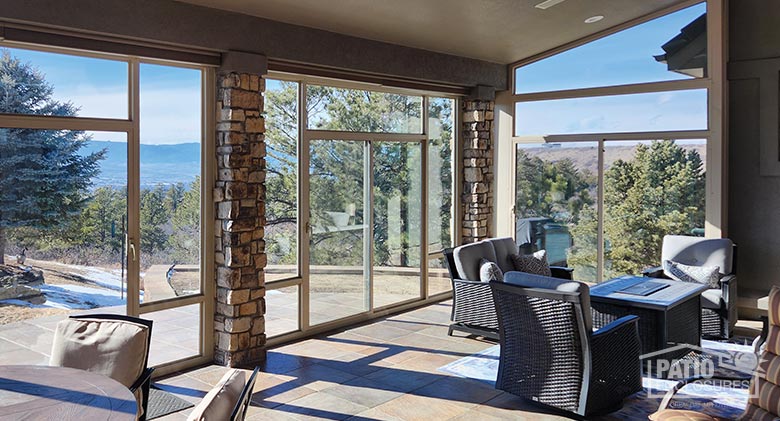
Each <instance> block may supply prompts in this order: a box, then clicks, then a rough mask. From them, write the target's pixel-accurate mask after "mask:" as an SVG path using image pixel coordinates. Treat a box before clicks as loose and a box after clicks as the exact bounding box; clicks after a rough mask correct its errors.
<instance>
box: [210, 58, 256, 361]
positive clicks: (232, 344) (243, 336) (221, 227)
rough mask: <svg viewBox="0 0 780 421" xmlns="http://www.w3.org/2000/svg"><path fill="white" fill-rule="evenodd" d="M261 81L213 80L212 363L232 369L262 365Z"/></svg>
mask: <svg viewBox="0 0 780 421" xmlns="http://www.w3.org/2000/svg"><path fill="white" fill-rule="evenodd" d="M264 82H265V81H264V80H263V79H262V78H261V77H260V76H259V75H257V74H248V73H234V72H223V73H220V74H219V77H218V79H217V86H218V90H217V136H216V141H217V148H216V151H217V157H216V158H217V180H216V183H215V188H214V202H215V204H214V205H215V207H216V221H215V236H216V241H215V248H216V250H215V253H216V255H215V256H216V257H215V262H214V263H215V266H216V280H217V297H216V298H217V301H216V311H215V313H214V330H215V346H216V350H215V354H214V359H215V361H216V362H217V363H219V364H224V365H228V366H231V367H235V366H249V365H253V364H254V363H256V362H258V361H260V360H262V359H264V358H265V349H264V347H265V339H266V337H265V273H264V272H263V269H264V268H265V265H266V255H265V242H264V241H263V238H264V234H265V232H264V228H263V227H264V224H265V185H264V183H265V137H264V135H263V133H264V132H265V120H264V119H263V116H262V112H263V94H262V93H263V91H264V90H265V83H264Z"/></svg>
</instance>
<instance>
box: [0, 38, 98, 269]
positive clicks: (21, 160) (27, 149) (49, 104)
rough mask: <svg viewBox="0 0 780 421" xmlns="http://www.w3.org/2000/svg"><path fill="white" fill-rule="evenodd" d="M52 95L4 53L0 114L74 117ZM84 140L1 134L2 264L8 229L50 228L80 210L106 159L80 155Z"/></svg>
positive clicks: (77, 135) (72, 135)
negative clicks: (103, 160)
mask: <svg viewBox="0 0 780 421" xmlns="http://www.w3.org/2000/svg"><path fill="white" fill-rule="evenodd" d="M53 92H54V87H53V86H52V85H51V84H49V83H48V82H46V80H45V77H44V75H43V74H42V73H41V72H40V71H39V70H37V69H36V68H35V67H33V66H32V65H30V64H28V63H22V62H21V61H20V60H18V59H16V58H14V57H12V56H11V54H10V53H9V52H8V51H7V50H3V51H2V55H1V56H0V112H3V113H9V114H26V115H30V114H33V115H47V116H61V117H63V116H75V115H76V114H77V112H78V108H77V107H75V106H74V105H73V104H72V103H70V102H60V101H56V100H54V99H53V98H52V94H53ZM87 141H89V137H88V136H85V135H84V133H83V132H80V131H68V130H35V129H0V192H1V193H0V264H3V263H5V260H4V253H5V246H6V242H7V240H6V238H7V230H8V229H9V228H15V227H34V228H38V229H46V228H54V227H57V226H59V225H61V224H62V223H63V222H64V221H66V220H67V219H68V218H69V217H71V216H73V215H76V214H78V213H79V212H80V211H81V209H82V208H83V207H84V205H85V203H86V201H87V200H88V199H89V196H88V194H87V189H88V188H89V187H90V186H91V184H92V181H91V180H92V178H93V177H94V176H95V175H97V173H98V171H99V168H98V161H99V160H100V159H102V158H103V155H104V152H98V153H92V154H89V155H86V156H83V155H81V154H79V150H80V149H81V148H82V146H84V144H85V142H87Z"/></svg>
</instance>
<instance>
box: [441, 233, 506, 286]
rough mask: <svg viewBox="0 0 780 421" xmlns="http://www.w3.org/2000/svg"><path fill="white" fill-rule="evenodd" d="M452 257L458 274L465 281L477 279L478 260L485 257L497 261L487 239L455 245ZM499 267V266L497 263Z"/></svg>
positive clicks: (491, 245)
mask: <svg viewBox="0 0 780 421" xmlns="http://www.w3.org/2000/svg"><path fill="white" fill-rule="evenodd" d="M452 257H453V259H454V260H455V268H456V269H458V275H460V277H461V278H462V279H465V280H467V281H479V266H480V264H479V261H480V260H482V259H486V260H489V261H491V262H496V263H498V262H497V261H496V252H495V251H494V249H493V244H492V243H490V242H488V241H480V242H478V243H472V244H466V245H464V246H460V247H456V248H455V250H453V251H452ZM499 267H501V266H500V265H499Z"/></svg>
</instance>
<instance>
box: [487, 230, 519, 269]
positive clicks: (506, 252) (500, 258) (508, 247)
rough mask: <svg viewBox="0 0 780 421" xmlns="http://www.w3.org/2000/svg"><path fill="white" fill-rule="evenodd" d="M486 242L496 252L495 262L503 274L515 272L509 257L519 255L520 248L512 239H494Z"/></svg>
mask: <svg viewBox="0 0 780 421" xmlns="http://www.w3.org/2000/svg"><path fill="white" fill-rule="evenodd" d="M485 241H487V242H489V243H490V244H492V245H493V250H494V251H495V252H496V260H495V262H496V264H497V265H498V267H499V268H501V271H502V272H504V273H507V272H509V271H511V270H515V269H514V266H513V265H512V261H511V259H510V258H509V256H511V255H513V254H517V253H518V248H517V244H515V240H513V239H512V237H504V238H492V239H490V240H485Z"/></svg>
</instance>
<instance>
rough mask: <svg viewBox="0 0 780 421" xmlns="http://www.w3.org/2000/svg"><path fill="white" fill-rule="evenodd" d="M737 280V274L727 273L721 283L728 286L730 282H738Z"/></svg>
mask: <svg viewBox="0 0 780 421" xmlns="http://www.w3.org/2000/svg"><path fill="white" fill-rule="evenodd" d="M736 282H737V275H726V276H724V277H723V278H721V279H720V285H721V287H723V288H728V285H729V284H731V283H736Z"/></svg>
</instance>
